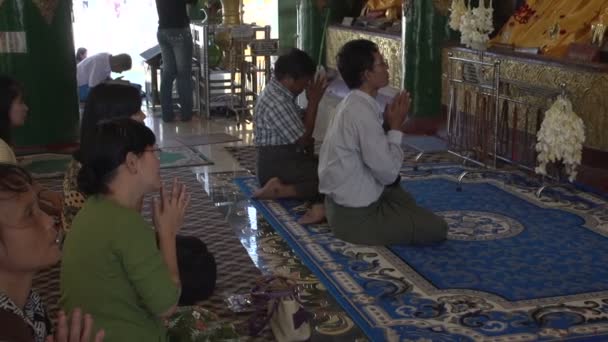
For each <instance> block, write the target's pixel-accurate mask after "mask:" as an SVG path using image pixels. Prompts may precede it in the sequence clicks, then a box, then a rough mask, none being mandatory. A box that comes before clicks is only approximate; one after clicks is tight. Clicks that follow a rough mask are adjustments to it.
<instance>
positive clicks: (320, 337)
mask: <svg viewBox="0 0 608 342" xmlns="http://www.w3.org/2000/svg"><path fill="white" fill-rule="evenodd" d="M157 111H158V109H157V110H156V113H154V112H152V111H148V118H147V119H146V125H148V126H149V127H150V128H152V129H153V130H154V132H155V134H156V137H157V142H158V143H159V144H161V145H162V143H163V142H166V141H170V140H171V139H174V138H176V137H179V136H180V135H191V134H206V133H227V134H230V135H233V136H237V137H239V138H241V139H242V140H241V141H238V142H230V143H221V144H212V145H203V146H197V147H195V148H196V149H197V150H199V151H200V152H201V153H202V154H204V155H205V156H206V157H207V158H208V159H210V160H211V161H212V162H213V163H214V164H213V165H209V166H201V167H195V168H193V170H194V172H195V173H196V174H197V178H198V179H199V181H200V182H201V186H202V187H203V188H204V190H205V192H206V193H207V194H208V195H209V196H210V198H211V199H212V201H213V203H214V205H215V206H216V208H217V210H219V211H220V212H221V213H222V214H223V215H224V217H225V219H226V221H227V222H228V223H229V224H230V226H231V227H232V228H233V231H234V232H235V234H236V236H237V237H238V238H239V240H240V241H241V244H242V245H243V246H244V248H245V249H246V250H247V252H248V253H249V256H250V257H251V259H252V261H253V262H254V264H255V265H256V266H257V267H258V268H259V269H260V270H262V272H264V273H275V272H280V273H288V274H291V275H292V276H294V277H296V278H297V279H299V281H298V282H299V284H300V285H301V287H302V288H303V292H302V299H303V301H304V303H305V305H306V306H307V308H308V309H310V311H311V312H314V323H313V325H314V330H313V338H312V340H313V341H366V340H367V338H366V337H365V335H364V334H363V332H362V331H361V330H360V329H359V328H357V326H356V325H355V324H354V322H353V321H352V320H351V319H350V318H349V317H348V315H347V314H346V313H345V312H344V311H343V310H342V309H341V308H340V307H339V305H338V304H337V303H336V302H335V301H334V300H333V299H332V298H331V297H330V296H329V294H328V293H327V291H326V290H325V288H324V287H323V285H322V284H320V282H319V281H318V280H317V279H316V278H315V276H314V275H313V274H311V272H310V271H309V270H308V269H307V268H306V267H305V266H304V265H302V263H301V262H300V261H299V260H298V259H297V257H296V256H295V255H294V254H293V252H292V251H291V249H290V248H289V247H288V246H287V244H286V243H285V242H284V241H283V239H282V238H281V237H280V236H278V234H277V233H276V232H275V231H274V229H273V228H272V227H271V226H270V224H268V223H267V222H266V221H265V220H264V219H263V217H262V216H261V215H259V214H258V213H257V211H256V209H255V208H254V207H253V206H252V205H251V204H250V203H249V200H248V199H247V198H244V197H243V196H242V195H241V193H240V191H239V190H238V188H237V187H236V185H235V184H233V182H232V180H233V179H234V178H235V177H238V176H246V175H249V174H250V173H249V172H248V170H246V169H245V168H243V167H242V166H241V165H240V164H239V162H238V161H237V160H236V159H235V158H234V157H233V156H232V155H231V154H230V153H229V152H228V151H227V150H226V149H225V147H228V146H246V145H251V144H252V143H253V127H252V125H251V124H243V125H237V124H236V121H235V120H234V119H233V118H226V117H213V118H212V119H211V120H207V119H201V118H199V117H194V118H193V120H192V121H191V122H187V123H182V122H179V121H177V122H174V123H164V122H162V120H160V118H159V117H158V114H157ZM155 114H156V115H155Z"/></svg>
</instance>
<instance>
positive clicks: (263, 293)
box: [249, 276, 311, 342]
mask: <svg viewBox="0 0 608 342" xmlns="http://www.w3.org/2000/svg"><path fill="white" fill-rule="evenodd" d="M251 297H252V300H253V303H254V305H255V306H256V307H257V308H258V311H257V312H256V313H254V315H253V316H251V318H250V320H249V329H250V334H251V335H252V336H257V335H258V334H259V333H260V332H261V331H262V330H263V329H264V327H266V325H267V324H269V325H270V328H271V329H272V333H273V334H274V337H275V338H276V340H277V341H279V342H293V341H306V340H308V339H310V335H311V328H310V317H311V315H310V313H308V312H307V311H306V310H305V309H304V306H303V305H302V303H301V302H300V299H299V297H298V291H297V285H296V283H295V281H293V280H291V279H289V278H287V277H283V276H265V277H262V278H260V279H259V280H258V282H257V285H256V286H255V287H254V288H253V290H252V292H251Z"/></svg>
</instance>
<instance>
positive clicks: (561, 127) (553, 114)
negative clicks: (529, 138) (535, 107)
mask: <svg viewBox="0 0 608 342" xmlns="http://www.w3.org/2000/svg"><path fill="white" fill-rule="evenodd" d="M537 141H538V142H537V144H536V151H537V152H538V157H537V159H536V160H537V162H538V163H539V165H538V167H536V169H535V170H534V171H535V172H536V173H538V174H541V175H546V174H547V164H548V163H551V162H558V161H562V162H563V164H564V166H565V171H566V173H567V174H568V180H569V181H570V182H573V181H574V179H575V178H576V175H577V173H578V171H577V168H578V166H579V165H580V164H581V157H582V152H583V142H584V141H585V125H584V124H583V120H582V119H581V118H580V117H578V115H576V113H574V111H573V110H572V103H571V102H570V101H569V100H568V99H567V98H566V97H564V96H559V97H558V98H557V100H556V101H555V102H554V103H553V105H552V106H551V108H549V110H547V111H546V112H545V119H544V120H543V122H542V124H541V126H540V130H539V131H538V135H537Z"/></svg>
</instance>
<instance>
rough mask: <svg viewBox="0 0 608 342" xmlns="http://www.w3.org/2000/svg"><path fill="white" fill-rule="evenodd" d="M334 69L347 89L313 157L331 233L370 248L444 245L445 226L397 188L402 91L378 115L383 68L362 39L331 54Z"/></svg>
mask: <svg viewBox="0 0 608 342" xmlns="http://www.w3.org/2000/svg"><path fill="white" fill-rule="evenodd" d="M338 70H339V72H340V75H341V76H342V79H344V82H346V85H347V86H348V87H349V89H351V92H350V93H349V94H348V95H347V96H346V97H345V98H344V100H342V102H341V103H340V104H339V105H338V108H337V112H336V115H335V117H334V119H333V122H332V123H331V125H330V127H329V129H328V131H327V135H326V137H325V140H324V141H323V145H322V146H321V152H320V154H319V190H320V191H321V193H323V194H325V210H326V215H327V221H328V222H329V224H330V226H331V228H332V230H333V232H334V234H335V235H336V237H338V238H340V239H342V240H345V241H348V242H352V243H357V244H369V245H387V244H428V243H434V242H439V241H443V240H445V238H446V234H447V224H446V222H445V221H444V220H443V219H441V218H440V217H438V216H436V215H435V214H433V213H432V212H430V211H429V210H426V209H424V208H421V207H419V206H417V205H416V201H415V200H414V198H413V197H412V196H411V195H410V194H408V193H407V192H406V191H405V190H403V188H401V186H400V185H399V183H400V177H399V170H400V169H401V165H402V163H403V150H402V149H401V138H402V134H403V133H402V132H401V130H400V128H401V126H402V125H403V122H404V121H405V118H406V113H407V111H408V110H409V103H410V97H409V93H408V92H406V91H404V92H401V93H400V94H399V95H397V96H396V97H395V98H394V99H393V101H392V102H391V104H389V105H388V106H387V108H386V109H385V110H384V114H383V108H381V107H380V105H379V104H378V102H376V100H375V97H376V95H377V94H378V90H379V89H380V88H382V87H385V86H386V85H388V79H389V74H388V65H387V64H386V61H385V60H384V58H383V57H382V55H381V54H380V52H379V51H378V46H376V44H374V43H373V42H371V41H368V40H354V41H350V42H348V43H346V44H345V45H344V46H343V47H342V49H341V50H340V52H339V54H338ZM383 123H384V125H385V127H387V128H388V130H387V131H385V130H384V129H383Z"/></svg>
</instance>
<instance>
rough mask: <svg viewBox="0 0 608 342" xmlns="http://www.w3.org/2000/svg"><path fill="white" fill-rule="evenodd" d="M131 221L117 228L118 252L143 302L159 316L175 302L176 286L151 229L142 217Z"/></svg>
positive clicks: (177, 289) (176, 295)
mask: <svg viewBox="0 0 608 342" xmlns="http://www.w3.org/2000/svg"><path fill="white" fill-rule="evenodd" d="M130 221H131V222H130V223H129V224H128V226H127V227H123V228H122V229H120V231H121V234H119V237H120V238H119V239H117V240H116V245H117V249H118V251H117V253H118V255H119V257H120V258H121V262H122V267H123V268H124V269H125V272H126V274H127V277H128V278H129V281H130V282H131V284H132V285H133V287H134V288H135V291H136V292H137V294H138V295H139V297H140V298H141V300H142V302H143V304H144V305H145V306H146V308H147V309H148V310H149V311H150V312H152V313H153V314H155V315H157V316H158V315H160V314H162V313H164V312H166V311H167V310H168V309H169V308H170V307H171V306H173V305H175V304H177V301H178V299H179V288H178V287H177V285H175V283H174V282H173V281H172V280H171V276H170V274H169V269H168V268H167V264H166V263H165V261H164V260H163V257H162V255H161V253H160V250H159V249H158V247H157V246H156V238H155V234H154V231H153V230H152V229H151V228H150V226H149V225H148V224H147V223H146V221H144V219H143V218H141V217H138V218H137V219H133V220H130Z"/></svg>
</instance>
